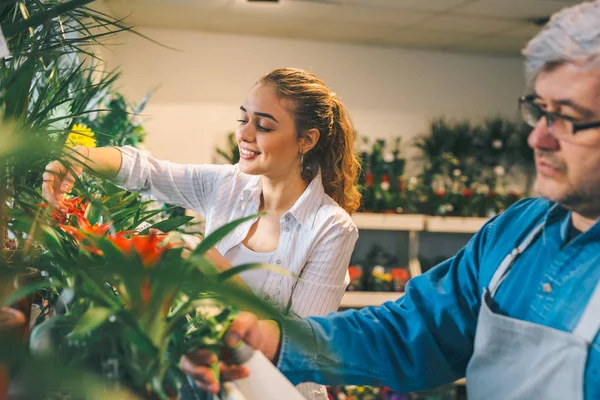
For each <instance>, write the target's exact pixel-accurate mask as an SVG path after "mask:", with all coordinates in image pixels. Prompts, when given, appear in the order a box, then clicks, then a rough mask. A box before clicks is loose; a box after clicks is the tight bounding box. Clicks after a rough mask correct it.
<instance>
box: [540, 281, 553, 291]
mask: <svg viewBox="0 0 600 400" xmlns="http://www.w3.org/2000/svg"><path fill="white" fill-rule="evenodd" d="M542 290H543V291H544V293H550V292H551V291H552V285H551V284H549V283H544V284H543V285H542Z"/></svg>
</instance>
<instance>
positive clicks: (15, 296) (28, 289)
mask: <svg viewBox="0 0 600 400" xmlns="http://www.w3.org/2000/svg"><path fill="white" fill-rule="evenodd" d="M51 286H53V285H52V284H51V283H50V282H35V283H31V284H29V285H25V286H21V287H19V288H18V289H17V290H15V291H14V292H12V293H11V294H10V295H9V296H8V298H7V299H6V300H5V302H4V305H11V304H14V303H15V302H17V301H18V300H21V299H22V298H25V297H28V296H30V295H32V294H34V293H35V292H38V291H40V290H42V289H48V288H49V287H51ZM54 286H55V285H54Z"/></svg>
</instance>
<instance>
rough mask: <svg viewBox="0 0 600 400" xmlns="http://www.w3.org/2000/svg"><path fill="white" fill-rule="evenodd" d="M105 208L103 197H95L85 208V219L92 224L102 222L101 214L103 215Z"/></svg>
mask: <svg viewBox="0 0 600 400" xmlns="http://www.w3.org/2000/svg"><path fill="white" fill-rule="evenodd" d="M103 208H104V207H103V206H102V199H100V198H95V199H93V200H92V201H91V202H90V204H88V207H87V209H86V210H85V214H84V217H85V219H87V220H88V222H89V223H90V224H92V225H94V224H98V223H100V216H101V215H102V212H103Z"/></svg>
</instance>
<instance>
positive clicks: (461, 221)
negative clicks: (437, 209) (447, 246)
mask: <svg viewBox="0 0 600 400" xmlns="http://www.w3.org/2000/svg"><path fill="white" fill-rule="evenodd" d="M487 221H488V219H487V218H463V217H433V216H430V217H427V220H426V227H425V230H426V231H428V232H450V233H476V232H477V231H478V230H479V229H481V227H482V226H483V225H484V224H485V223H486V222H487Z"/></svg>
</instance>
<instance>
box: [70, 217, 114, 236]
mask: <svg viewBox="0 0 600 400" xmlns="http://www.w3.org/2000/svg"><path fill="white" fill-rule="evenodd" d="M77 222H78V223H79V226H80V227H81V230H82V231H83V232H84V233H85V234H87V235H94V236H103V235H104V234H105V233H106V232H108V230H109V229H110V227H111V225H110V224H109V223H105V224H102V225H98V223H95V224H94V225H92V224H90V223H89V221H88V220H87V219H85V218H84V217H83V216H81V217H80V216H77Z"/></svg>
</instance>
